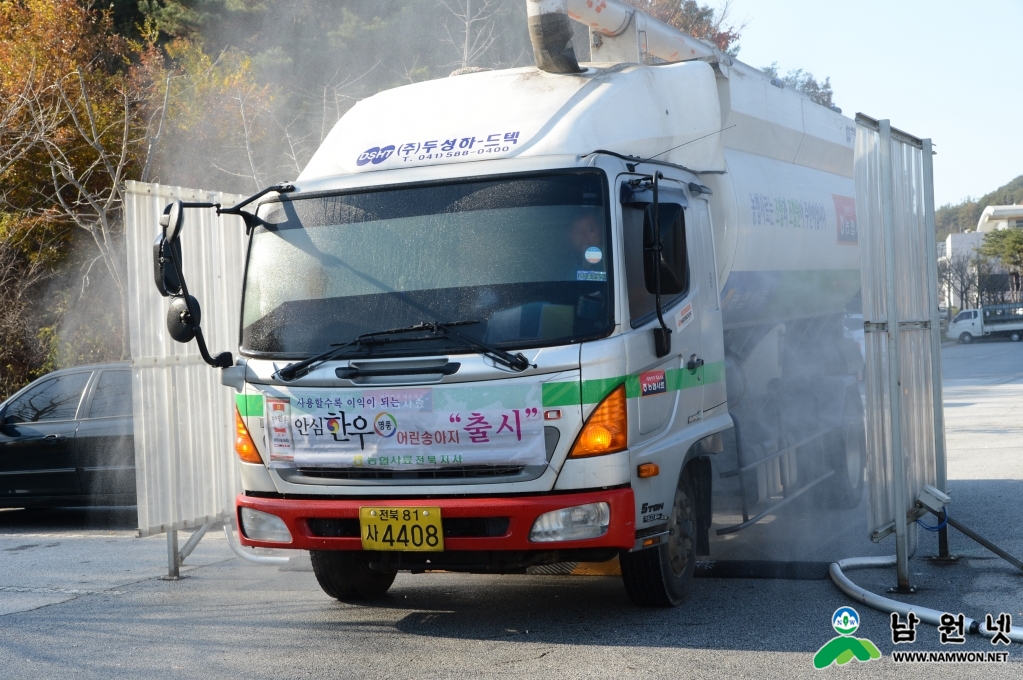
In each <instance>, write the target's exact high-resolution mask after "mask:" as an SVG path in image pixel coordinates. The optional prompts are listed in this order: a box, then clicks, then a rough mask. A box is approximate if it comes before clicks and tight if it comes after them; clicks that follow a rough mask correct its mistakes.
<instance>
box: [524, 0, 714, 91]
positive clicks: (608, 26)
mask: <svg viewBox="0 0 1023 680" xmlns="http://www.w3.org/2000/svg"><path fill="white" fill-rule="evenodd" d="M526 14H527V16H528V17H529V39H530V41H531V42H532V43H533V55H534V56H535V57H536V65H537V67H539V68H540V69H541V70H544V71H547V72H549V73H579V72H581V71H582V69H580V68H579V61H578V59H577V58H576V56H575V50H574V49H573V47H572V26H571V24H569V19H572V20H574V21H578V22H579V23H581V24H585V25H586V26H587V27H588V28H589V29H590V44H591V46H592V50H593V59H594V61H622V62H632V61H635V62H642V61H643V59H644V58H646V57H648V56H649V57H654V58H656V59H660V60H662V61H666V62H677V61H689V60H692V59H706V60H709V61H714V62H717V63H719V64H721V65H722V66H725V67H727V66H731V64H732V59H731V58H730V57H729V56H728V55H726V54H725V53H723V52H721V50H719V49H717V48H716V47H714V46H713V45H710V44H708V43H706V42H704V41H702V40H698V39H696V38H694V37H692V36H691V35H688V34H686V33H683V32H682V31H680V30H678V29H676V28H673V27H671V26H669V25H667V24H665V23H663V22H660V21H658V20H657V19H654V18H653V17H651V16H649V15H648V14H645V13H643V12H641V11H639V10H637V9H636V8H634V7H632V6H631V5H628V4H626V3H624V2H622V1H621V0H527V2H526Z"/></svg>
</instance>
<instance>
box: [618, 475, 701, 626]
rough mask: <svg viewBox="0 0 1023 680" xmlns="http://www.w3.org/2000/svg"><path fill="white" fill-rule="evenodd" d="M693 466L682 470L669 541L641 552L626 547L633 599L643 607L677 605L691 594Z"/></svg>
mask: <svg viewBox="0 0 1023 680" xmlns="http://www.w3.org/2000/svg"><path fill="white" fill-rule="evenodd" d="M694 507H695V506H694V505H693V485H692V482H691V480H690V479H689V470H688V469H685V470H682V474H681V475H680V476H679V480H678V486H677V487H676V489H675V501H674V503H673V504H672V507H671V518H670V519H669V520H668V530H669V532H670V533H669V534H668V536H667V539H668V540H667V541H666V542H665V543H662V544H661V545H659V546H658V547H656V548H647V549H646V550H640V551H639V552H627V551H624V550H623V551H622V552H621V554H620V555H619V562H620V563H621V567H622V581H623V582H624V583H625V592H626V593H628V595H629V599H630V600H632V602H633V603H634V604H637V605H639V606H640V607H674V606H676V605H677V604H679V603H680V602H682V600H684V599H685V598H686V595H688V594H689V591H690V589H692V586H693V572H694V571H695V569H696V550H695V549H696V533H695V531H696V515H695V511H694Z"/></svg>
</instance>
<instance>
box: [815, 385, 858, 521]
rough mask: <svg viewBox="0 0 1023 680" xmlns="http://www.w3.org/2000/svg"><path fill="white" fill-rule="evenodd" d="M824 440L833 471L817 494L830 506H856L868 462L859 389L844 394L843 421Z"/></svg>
mask: <svg viewBox="0 0 1023 680" xmlns="http://www.w3.org/2000/svg"><path fill="white" fill-rule="evenodd" d="M825 443H826V446H827V449H828V451H829V453H830V454H831V455H830V456H829V458H830V459H831V464H832V467H831V469H833V470H834V471H835V474H833V475H832V476H831V477H829V478H828V479H826V480H825V481H824V482H822V483H821V484H820V485H819V486H821V487H824V488H822V489H821V491H822V492H823V493H822V494H820V495H819V498H821V499H822V500H824V501H825V502H826V503H827V504H828V506H830V507H832V508H838V509H843V510H847V509H850V508H855V507H857V506H859V504H860V500H861V499H862V498H863V489H864V487H866V481H865V479H864V470H865V468H866V466H867V435H866V427H865V426H864V423H863V407H862V406H861V404H860V396H859V392H858V391H857V392H856V393H855V394H854V395H853V394H850V395H849V396H848V397H847V398H846V400H845V407H844V412H843V414H842V424H841V425H840V426H839V427H837V428H836V429H835V430H834V431H833V432H832V433H831V434H829V435H828V436H827V438H826V439H825Z"/></svg>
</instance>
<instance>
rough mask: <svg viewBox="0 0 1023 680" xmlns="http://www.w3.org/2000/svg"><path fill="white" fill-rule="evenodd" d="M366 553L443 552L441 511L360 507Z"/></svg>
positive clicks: (360, 524) (360, 521) (363, 544)
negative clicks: (393, 551)
mask: <svg viewBox="0 0 1023 680" xmlns="http://www.w3.org/2000/svg"><path fill="white" fill-rule="evenodd" d="M359 526H360V529H361V532H362V549H363V550H388V551H391V550H400V551H410V552H411V551H422V552H440V551H441V550H444V529H443V527H442V525H441V523H440V508H359Z"/></svg>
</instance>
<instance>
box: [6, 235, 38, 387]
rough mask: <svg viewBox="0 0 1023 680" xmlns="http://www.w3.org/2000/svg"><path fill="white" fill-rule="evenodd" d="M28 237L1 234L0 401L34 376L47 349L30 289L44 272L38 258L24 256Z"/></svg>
mask: <svg viewBox="0 0 1023 680" xmlns="http://www.w3.org/2000/svg"><path fill="white" fill-rule="evenodd" d="M28 237H29V234H26V233H22V234H21V235H20V236H14V235H11V234H8V233H4V234H2V235H0V401H3V400H4V399H6V398H7V397H9V396H10V395H11V394H12V393H13V392H14V391H15V390H17V389H18V388H20V387H21V386H22V385H24V384H25V383H27V382H28V381H29V380H30V379H31V378H32V377H33V369H35V368H37V367H38V366H39V365H40V364H42V363H43V360H44V359H45V358H46V355H47V350H48V349H49V348H48V346H47V344H46V343H45V342H44V341H43V340H41V339H40V338H39V336H38V335H36V334H35V333H34V332H33V329H34V327H33V324H32V319H31V316H32V315H31V309H32V290H33V288H34V287H35V286H36V284H38V283H39V282H40V281H42V280H43V279H44V278H45V276H46V272H45V270H44V268H43V267H42V265H41V264H40V263H39V260H38V259H33V258H29V257H26V256H25V253H24V250H25V245H26V244H25V243H24V242H23V240H24V239H27V238H28Z"/></svg>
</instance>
